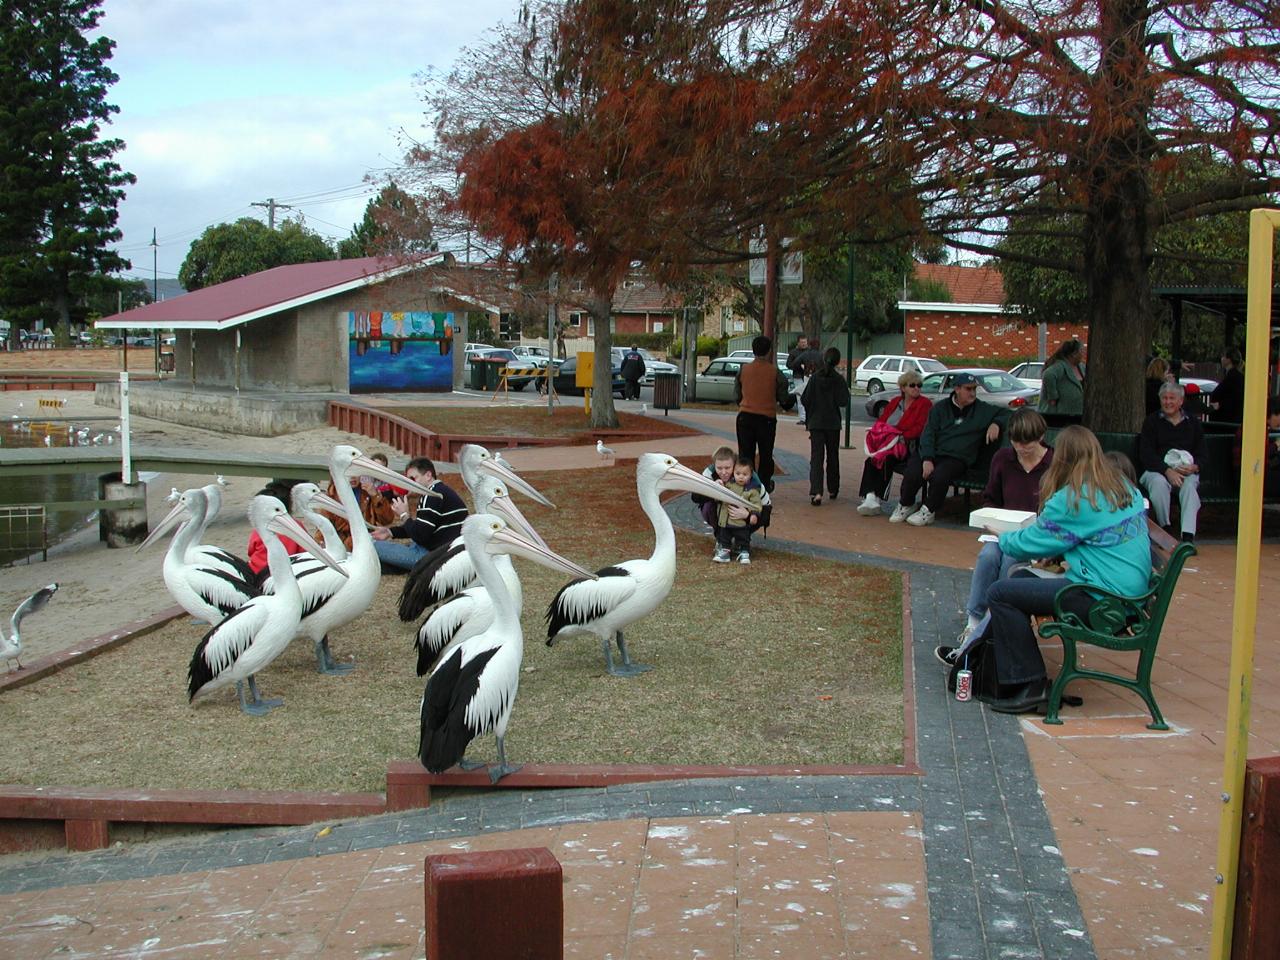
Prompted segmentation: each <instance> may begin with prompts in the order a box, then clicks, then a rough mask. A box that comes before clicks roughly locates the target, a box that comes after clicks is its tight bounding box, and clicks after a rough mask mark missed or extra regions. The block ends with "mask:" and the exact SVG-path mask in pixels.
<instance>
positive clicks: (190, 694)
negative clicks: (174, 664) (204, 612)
mask: <svg viewBox="0 0 1280 960" xmlns="http://www.w3.org/2000/svg"><path fill="white" fill-rule="evenodd" d="M247 609H248V607H240V608H239V609H238V610H235V611H233V612H232V613H231V615H230V616H228V617H227V618H226V619H225V620H223V621H222V623H220V624H217V625H216V626H213V627H210V628H209V630H208V631H207V632H206V633H205V635H204V636H203V637H201V638H200V642H199V643H198V644H196V652H195V653H193V654H192V655H191V665H190V666H189V667H187V700H188V701H190V700H194V699H195V697H196V693H197V692H198V691H199V690H200V688H201V687H203V686H204V685H205V684H206V683H208V682H209V681H210V680H212V679H213V678H214V676H215V673H214V670H213V667H212V666H210V664H209V661H208V660H207V659H206V658H205V655H204V654H205V648H206V647H208V645H209V641H210V639H212V637H213V635H214V633H215V632H216V631H217V630H218V629H219V628H220V627H227V626H228V625H230V624H231V622H232V621H233V620H234V619H235V618H236V616H237V615H238V614H240V613H241V612H243V611H245V610H247ZM238 654H239V651H232V656H233V657H235V656H237V655H238Z"/></svg>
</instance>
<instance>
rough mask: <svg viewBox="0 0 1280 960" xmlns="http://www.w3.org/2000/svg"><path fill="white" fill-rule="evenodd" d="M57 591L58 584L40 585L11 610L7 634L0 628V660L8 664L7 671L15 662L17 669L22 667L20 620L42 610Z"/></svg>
mask: <svg viewBox="0 0 1280 960" xmlns="http://www.w3.org/2000/svg"><path fill="white" fill-rule="evenodd" d="M57 592H58V585H57V584H56V583H51V584H49V585H48V586H47V587H41V588H40V589H39V590H37V591H36V592H35V593H33V594H32V595H31V596H29V597H27V599H25V600H23V601H22V602H21V603H20V604H18V609H17V610H15V611H13V616H12V617H10V618H9V636H8V637H6V636H5V635H4V631H3V630H0V660H4V661H6V662H7V663H8V664H9V672H10V673H12V672H13V670H14V664H17V668H18V669H19V670H21V669H22V661H21V660H20V659H19V657H21V656H22V637H21V635H20V633H19V630H20V628H21V626H22V621H23V620H25V619H26V618H27V616H28V615H29V614H32V613H35V612H36V611H38V610H43V609H44V608H45V607H46V606H47V605H48V603H49V599H50V598H51V597H52V596H53V595H54V594H55V593H57Z"/></svg>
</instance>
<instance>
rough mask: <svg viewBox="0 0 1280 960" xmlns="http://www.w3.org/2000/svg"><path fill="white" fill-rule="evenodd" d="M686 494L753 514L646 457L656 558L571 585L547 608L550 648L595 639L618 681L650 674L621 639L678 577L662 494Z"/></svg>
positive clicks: (644, 490)
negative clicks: (618, 659)
mask: <svg viewBox="0 0 1280 960" xmlns="http://www.w3.org/2000/svg"><path fill="white" fill-rule="evenodd" d="M664 490H681V491H685V492H688V493H697V494H701V495H702V496H704V497H710V498H712V499H715V500H721V501H723V502H725V503H728V504H731V505H733V506H738V507H746V508H747V509H754V508H752V507H751V504H749V503H748V502H747V501H746V500H744V499H743V498H742V497H740V496H738V495H737V494H736V493H733V492H731V491H729V490H726V489H725V488H724V487H722V486H720V484H718V483H716V482H715V481H713V480H710V479H708V478H707V477H705V476H703V475H702V474H700V473H695V472H694V471H693V470H690V469H689V468H688V467H686V466H684V465H683V464H681V463H680V461H678V460H676V458H675V457H670V456H667V455H666V454H664V453H646V454H642V455H641V457H640V461H639V462H638V463H637V464H636V492H637V494H638V495H639V498H640V509H641V510H643V511H644V514H645V516H646V517H648V518H649V522H650V523H651V524H653V533H654V547H653V554H652V555H651V556H650V557H649V558H648V559H640V560H626V561H623V562H622V563H619V564H616V565H614V566H609V567H605V568H604V569H602V570H597V571H596V576H597V579H595V580H575V581H574V582H573V583H570V584H567V585H566V586H565V587H563V588H562V589H561V590H560V592H559V593H557V594H556V596H555V599H553V600H552V601H551V605H550V606H549V607H548V608H547V646H552V645H554V644H555V643H556V641H558V640H559V639H560V638H561V637H571V636H575V635H578V634H586V633H590V634H594V635H595V636H597V637H599V638H600V642H601V645H602V646H603V648H604V659H605V666H606V668H607V669H608V671H609V672H610V673H612V674H614V675H615V676H622V677H630V676H634V675H635V674H637V673H642V672H643V671H645V670H648V669H649V668H648V667H646V666H642V665H641V664H638V663H632V662H631V658H630V656H629V655H628V654H627V645H626V642H625V641H624V640H623V637H622V630H623V628H624V627H629V626H630V625H631V624H633V623H635V622H636V621H637V620H639V619H640V618H642V617H646V616H648V615H649V614H650V613H652V612H653V611H654V610H655V609H657V607H658V604H660V603H662V601H663V600H665V599H666V598H667V594H668V593H670V592H671V585H672V583H674V582H675V577H676V535H675V530H674V528H673V527H672V526H671V518H670V517H668V516H667V513H666V511H665V510H663V509H662V504H661V502H660V501H659V500H658V494H659V493H661V492H662V491H664ZM610 641H616V642H617V645H618V652H619V653H621V654H622V663H621V664H620V665H618V666H615V665H614V662H613V652H612V650H611V648H610Z"/></svg>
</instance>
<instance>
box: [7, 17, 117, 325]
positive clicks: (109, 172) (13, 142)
mask: <svg viewBox="0 0 1280 960" xmlns="http://www.w3.org/2000/svg"><path fill="white" fill-rule="evenodd" d="M101 2H102V0H0V311H3V312H4V314H5V315H6V317H7V318H9V319H11V320H17V321H18V322H23V321H29V320H34V319H45V320H54V321H56V322H57V323H58V325H59V328H60V333H61V336H62V338H63V339H64V340H65V338H66V337H67V336H68V335H69V320H70V316H71V312H72V306H73V299H74V293H73V291H74V290H75V289H76V288H77V287H78V285H80V284H81V283H82V281H83V278H84V277H85V276H87V275H89V274H93V273H98V272H110V271H113V270H118V269H121V268H127V267H128V266H129V263H128V261H126V260H124V259H122V258H121V257H120V256H119V255H117V254H116V253H115V252H114V251H112V250H109V249H108V244H111V243H113V242H115V241H116V240H119V239H120V236H121V234H120V231H119V230H118V229H117V228H116V221H117V219H118V216H119V214H118V212H117V210H116V207H117V205H118V204H119V202H120V200H121V199H122V198H123V197H124V187H126V186H127V185H129V184H131V183H133V182H134V180H135V178H134V176H133V175H132V174H130V173H126V172H125V171H124V170H123V169H122V168H121V166H120V165H119V164H118V163H116V162H115V161H114V160H113V159H112V158H113V157H114V156H115V154H116V153H117V152H118V151H119V150H120V149H121V148H123V146H124V142H123V141H121V140H119V139H109V138H103V136H102V133H103V128H104V127H105V126H106V125H107V124H108V123H110V120H111V116H112V114H114V113H117V112H119V108H118V107H116V106H114V105H112V104H110V103H108V102H107V90H108V88H109V87H110V86H111V85H112V84H113V83H115V81H116V79H117V77H116V75H115V73H113V72H112V71H111V69H110V68H109V67H108V66H107V61H108V60H110V59H111V52H112V50H113V48H114V47H115V44H114V42H113V41H111V40H110V39H108V38H107V37H102V36H97V37H92V36H91V34H93V32H94V30H95V29H96V27H97V25H98V21H99V20H100V19H101V18H102V11H101V10H100V9H99V8H100V6H101ZM17 325H18V324H17V323H15V324H13V327H14V329H15V332H16V328H17Z"/></svg>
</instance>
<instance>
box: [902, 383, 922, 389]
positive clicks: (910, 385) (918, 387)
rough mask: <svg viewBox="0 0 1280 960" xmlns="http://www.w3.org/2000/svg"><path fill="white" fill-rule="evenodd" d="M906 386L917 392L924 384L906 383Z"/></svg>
mask: <svg viewBox="0 0 1280 960" xmlns="http://www.w3.org/2000/svg"><path fill="white" fill-rule="evenodd" d="M906 386H908V387H915V388H916V389H917V390H919V389H920V388H921V387H923V386H924V384H923V383H908V384H906Z"/></svg>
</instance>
